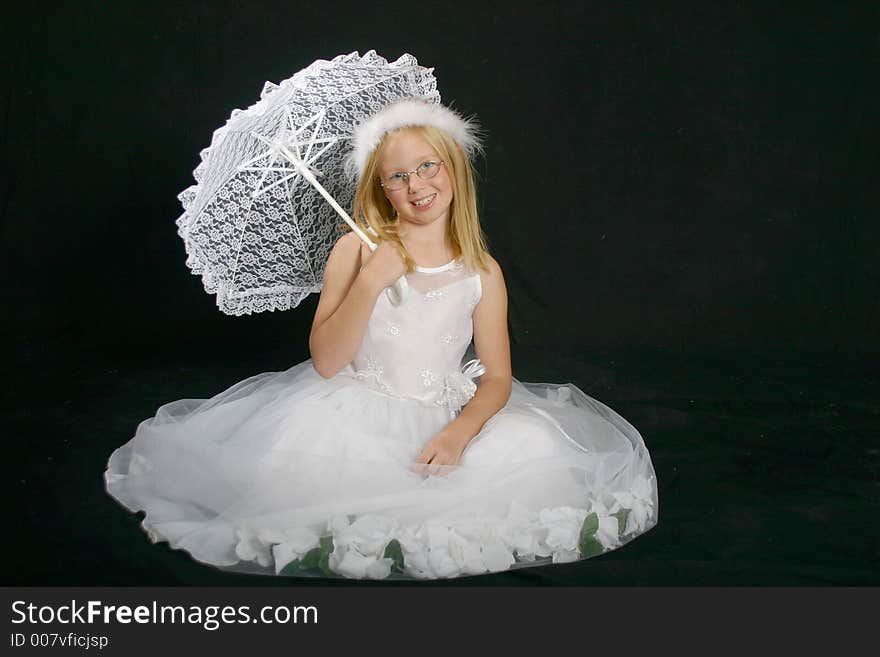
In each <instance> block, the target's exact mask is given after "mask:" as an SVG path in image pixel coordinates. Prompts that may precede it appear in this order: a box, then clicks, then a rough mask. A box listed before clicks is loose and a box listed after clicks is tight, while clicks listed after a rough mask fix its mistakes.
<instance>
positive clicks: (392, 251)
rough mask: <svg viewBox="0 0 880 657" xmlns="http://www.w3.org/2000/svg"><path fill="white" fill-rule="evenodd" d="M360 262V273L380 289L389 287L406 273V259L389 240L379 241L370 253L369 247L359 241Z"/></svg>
mask: <svg viewBox="0 0 880 657" xmlns="http://www.w3.org/2000/svg"><path fill="white" fill-rule="evenodd" d="M361 263H362V265H361V272H360V275H361V276H366V277H367V278H369V279H370V280H371V281H373V283H375V284H376V285H378V286H379V287H381V288H382V289H384V288H386V287H391V286H392V285H394V283H395V282H397V279H398V278H400V277H401V276H403V275H404V274H405V273H406V260H404V259H403V254H401V252H400V249H399V248H398V246H397V244H395V243H394V242H391V241H385V242H380V243H379V246H378V247H377V248H376V250H375V251H373V252H372V253H371V252H370V247H368V246H367V245H366V244H364V243H361Z"/></svg>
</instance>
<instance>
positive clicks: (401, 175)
mask: <svg viewBox="0 0 880 657" xmlns="http://www.w3.org/2000/svg"><path fill="white" fill-rule="evenodd" d="M405 177H406V174H405V173H403V172H402V171H398V172H397V173H392V174H391V175H390V176H388V182H391V183H395V182H400V181H401V180H403V179H404V178H405Z"/></svg>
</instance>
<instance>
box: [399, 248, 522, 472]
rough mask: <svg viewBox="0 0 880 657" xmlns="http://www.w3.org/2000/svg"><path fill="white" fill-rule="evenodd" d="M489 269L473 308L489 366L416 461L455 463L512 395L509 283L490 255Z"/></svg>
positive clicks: (480, 352) (480, 350) (479, 347)
mask: <svg viewBox="0 0 880 657" xmlns="http://www.w3.org/2000/svg"><path fill="white" fill-rule="evenodd" d="M489 260H490V263H489V272H488V273H486V272H480V281H481V283H482V286H483V295H482V298H481V299H480V302H479V303H478V304H477V307H476V308H475V309H474V346H475V348H476V352H477V358H479V359H480V361H481V362H482V363H483V365H484V366H485V368H486V373H485V374H483V376H481V377H480V379H479V384H478V385H477V391H476V393H474V396H473V398H472V399H471V400H470V401H469V402H468V403H467V404H466V405H465V407H464V408H463V409H462V411H461V413H460V414H459V416H458V417H457V418H455V419H454V420H453V421H452V422H450V423H449V424H448V425H446V427H445V428H444V429H443V430H442V431H441V432H440V433H439V434H437V435H436V436H434V437H433V438H432V439H431V440H430V441H429V442H428V444H427V445H425V448H424V449H423V450H422V453H421V454H420V455H419V458H418V459H416V463H430V464H431V465H455V464H457V463H458V460H459V459H460V458H461V454H462V452H464V449H465V447H467V445H468V443H469V442H470V441H471V439H472V438H473V437H474V436H476V435H477V434H478V433H479V432H480V430H481V429H482V428H483V425H484V424H485V423H486V421H487V420H488V419H489V418H491V417H492V416H493V415H495V413H497V412H498V411H499V410H501V409H502V408H503V407H504V405H505V404H506V403H507V400H508V399H510V390H511V386H512V372H511V367H510V337H509V335H508V333H507V287H506V286H505V284H504V275H503V274H502V272H501V267H500V266H499V265H498V263H497V262H496V261H495V259H494V258H491V257H490V258H489Z"/></svg>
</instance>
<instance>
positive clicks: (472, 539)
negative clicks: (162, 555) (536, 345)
mask: <svg viewBox="0 0 880 657" xmlns="http://www.w3.org/2000/svg"><path fill="white" fill-rule="evenodd" d="M450 419H451V418H450V415H449V411H448V410H447V409H445V408H442V407H438V406H435V405H430V404H428V403H425V402H422V401H418V400H413V399H407V398H400V397H394V396H390V395H388V394H385V393H383V392H380V391H377V390H374V389H372V388H370V387H368V386H367V385H365V384H364V383H363V382H362V381H359V380H357V379H355V378H353V377H351V376H348V375H346V374H345V373H344V372H343V373H340V374H338V375H336V376H335V377H333V378H330V379H324V378H323V377H321V376H320V375H319V374H318V373H317V372H316V371H315V369H314V368H313V367H312V363H311V361H310V360H308V361H305V362H303V363H300V364H298V365H295V366H294V367H292V368H290V369H288V370H287V371H284V372H271V373H264V374H259V375H257V376H254V377H251V378H249V379H246V380H244V381H242V382H240V383H238V384H236V385H234V386H232V387H231V388H229V389H228V390H225V391H224V392H222V393H220V394H218V395H216V396H214V397H213V398H211V399H207V400H202V399H183V400H180V401H176V402H173V403H170V404H166V405H164V406H162V407H161V408H159V410H158V412H157V413H156V416H155V417H153V418H150V419H148V420H145V421H144V422H142V423H141V424H140V425H139V426H138V428H137V431H136V433H135V436H134V437H133V438H132V439H131V440H130V441H129V442H128V443H127V444H125V445H124V446H122V447H120V448H119V449H117V450H116V451H115V452H113V454H112V455H111V457H110V460H109V464H108V467H107V470H106V473H105V483H106V487H107V491H108V492H109V494H110V495H111V496H113V497H114V498H115V499H116V500H118V501H119V502H120V503H121V504H122V505H124V506H125V507H126V508H128V509H129V510H130V511H144V512H145V517H144V520H143V527H144V529H145V530H146V532H147V534H148V535H149V537H150V538H151V539H152V540H153V541H154V542H158V541H167V542H168V543H169V544H170V545H171V546H172V547H174V548H179V549H183V550H186V551H187V552H189V553H190V554H191V555H192V557H194V558H195V559H197V560H199V561H201V562H204V563H206V564H211V565H213V566H216V567H219V568H222V569H226V570H234V571H241V572H254V573H265V574H280V575H297V576H310V575H317V576H329V577H334V576H335V577H340V576H341V577H351V578H391V579H395V578H443V577H456V576H460V575H471V574H480V573H486V572H497V571H501V570H507V569H512V568H518V567H523V566H534V565H542V564H548V563H558V562H568V561H575V560H578V559H583V558H587V557H591V556H595V555H597V554H601V553H602V552H605V551H608V550H612V549H615V548H618V547H620V546H621V545H623V544H625V543H627V542H628V541H630V540H632V539H633V538H635V537H636V536H638V535H640V534H642V533H643V532H645V531H647V530H648V529H650V528H651V527H653V526H654V525H655V524H656V522H657V518H658V512H659V506H658V499H657V484H656V477H655V474H654V469H653V466H652V464H651V459H650V456H649V454H648V451H647V449H646V448H645V444H644V441H643V440H642V437H641V436H640V435H639V433H638V432H637V431H636V430H635V429H634V428H633V427H632V426H631V425H630V424H629V423H628V422H627V421H626V420H624V419H623V418H622V417H620V416H619V415H618V414H617V413H615V412H614V411H613V410H611V409H610V408H608V407H607V406H605V405H604V404H602V403H600V402H598V401H596V400H595V399H592V398H591V397H589V396H588V395H586V394H584V393H583V392H582V391H581V390H580V389H579V388H577V387H576V386H574V385H571V384H559V385H557V384H534V383H522V382H520V381H517V380H516V379H514V381H513V389H512V393H511V396H510V399H509V401H508V403H507V404H506V405H505V407H504V408H502V409H501V410H500V411H499V412H498V413H497V414H495V415H494V416H493V417H492V418H491V419H490V420H489V421H488V422H486V424H485V425H484V426H483V428H482V430H481V431H480V433H479V434H478V435H477V436H475V437H474V438H473V440H472V441H471V442H470V444H469V445H468V447H467V448H466V450H465V452H464V454H463V455H462V458H461V462H460V464H459V465H457V466H454V467H442V468H434V469H428V468H426V467H425V466H422V467H416V466H415V465H414V461H415V459H416V458H417V456H418V454H419V452H420V451H421V449H422V447H423V446H424V444H425V443H426V442H427V441H428V440H429V439H430V438H431V437H432V436H434V435H435V434H436V433H437V432H438V431H440V430H441V429H442V428H443V427H444V426H445V425H446V424H447V423H448V422H449V421H450Z"/></svg>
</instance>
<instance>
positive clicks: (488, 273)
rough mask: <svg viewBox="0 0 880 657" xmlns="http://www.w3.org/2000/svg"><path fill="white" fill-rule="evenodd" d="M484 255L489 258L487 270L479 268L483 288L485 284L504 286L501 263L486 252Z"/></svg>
mask: <svg viewBox="0 0 880 657" xmlns="http://www.w3.org/2000/svg"><path fill="white" fill-rule="evenodd" d="M486 257H487V258H488V259H489V267H488V270H486V269H480V282H481V283H482V284H483V288H486V287H487V286H489V287H501V288H504V272H502V271H501V265H499V264H498V261H497V260H495V258H493V257H492V256H490V255H489V254H486Z"/></svg>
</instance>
